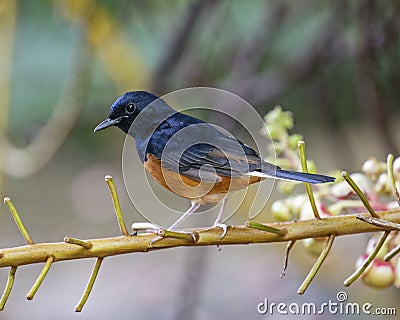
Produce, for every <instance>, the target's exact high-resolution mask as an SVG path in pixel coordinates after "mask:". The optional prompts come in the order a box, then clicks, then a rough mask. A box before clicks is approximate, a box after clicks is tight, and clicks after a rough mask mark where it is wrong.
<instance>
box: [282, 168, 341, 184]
mask: <svg viewBox="0 0 400 320" xmlns="http://www.w3.org/2000/svg"><path fill="white" fill-rule="evenodd" d="M275 177H276V178H278V179H279V178H280V179H287V180H295V181H302V182H308V183H326V182H334V181H335V178H333V177H329V176H324V175H322V174H314V173H304V172H296V171H287V170H277V171H275Z"/></svg>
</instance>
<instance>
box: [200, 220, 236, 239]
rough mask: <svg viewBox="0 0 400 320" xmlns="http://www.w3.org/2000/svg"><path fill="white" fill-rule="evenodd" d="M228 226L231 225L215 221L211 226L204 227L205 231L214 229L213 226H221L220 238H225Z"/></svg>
mask: <svg viewBox="0 0 400 320" xmlns="http://www.w3.org/2000/svg"><path fill="white" fill-rule="evenodd" d="M229 227H231V226H230V225H227V224H225V223H220V222H217V223H214V225H213V226H212V227H209V228H207V229H205V231H208V230H212V229H215V228H221V229H222V234H221V237H220V238H221V239H223V238H225V236H226V233H227V232H228V228H229Z"/></svg>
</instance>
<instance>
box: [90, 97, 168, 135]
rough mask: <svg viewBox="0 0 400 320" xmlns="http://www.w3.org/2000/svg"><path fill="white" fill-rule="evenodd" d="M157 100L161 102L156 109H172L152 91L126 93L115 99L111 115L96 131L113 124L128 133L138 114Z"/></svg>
mask: <svg viewBox="0 0 400 320" xmlns="http://www.w3.org/2000/svg"><path fill="white" fill-rule="evenodd" d="M155 101H157V102H160V103H157V106H156V108H153V109H154V110H156V109H159V110H160V109H168V110H171V108H170V107H169V106H168V105H167V104H166V103H165V102H164V101H163V100H161V99H160V98H159V97H157V96H156V95H154V94H152V93H149V92H146V91H132V92H127V93H124V94H123V95H122V96H120V97H119V98H118V99H117V100H115V102H114V103H113V104H112V106H111V111H110V115H109V116H108V118H107V119H106V120H104V121H103V122H101V123H100V124H99V125H98V126H97V127H96V128H95V129H94V132H96V131H100V130H103V129H106V128H108V127H111V126H116V127H118V128H120V129H121V130H123V131H124V132H125V133H128V132H129V129H130V128H131V126H132V123H133V122H134V120H135V119H136V118H137V117H138V115H139V114H140V113H141V112H142V111H143V110H144V109H145V108H146V107H147V106H149V105H150V104H152V103H153V102H155ZM154 110H153V111H154ZM160 111H162V110H160ZM153 113H154V112H153ZM161 113H163V112H161ZM146 118H147V120H149V117H146ZM142 122H143V121H142ZM150 122H151V121H150Z"/></svg>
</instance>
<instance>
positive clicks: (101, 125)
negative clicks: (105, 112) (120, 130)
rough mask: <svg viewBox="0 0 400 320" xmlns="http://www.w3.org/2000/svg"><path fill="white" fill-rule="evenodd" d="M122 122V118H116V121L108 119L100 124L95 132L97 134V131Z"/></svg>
mask: <svg viewBox="0 0 400 320" xmlns="http://www.w3.org/2000/svg"><path fill="white" fill-rule="evenodd" d="M121 120H122V118H116V119H110V118H107V119H106V120H104V121H102V122H100V123H99V125H98V126H97V127H96V128H94V130H93V131H94V132H97V131H100V130H103V129H106V128H108V127H111V126H114V125H116V124H118V123H120V122H121Z"/></svg>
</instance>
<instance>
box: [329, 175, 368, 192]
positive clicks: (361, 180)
mask: <svg viewBox="0 0 400 320" xmlns="http://www.w3.org/2000/svg"><path fill="white" fill-rule="evenodd" d="M350 177H351V178H352V179H353V180H354V182H355V183H356V184H357V185H358V187H359V188H360V189H361V191H362V192H364V193H367V194H368V193H372V192H373V188H374V187H373V184H372V182H371V181H370V180H369V179H368V177H367V176H366V175H365V174H363V173H353V174H351V175H350ZM331 193H332V195H333V196H335V197H337V198H346V197H348V196H349V195H352V194H354V191H353V189H352V188H351V187H350V186H349V184H348V183H347V182H346V181H342V182H339V183H336V184H335V185H334V186H333V187H332V188H331Z"/></svg>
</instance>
